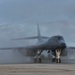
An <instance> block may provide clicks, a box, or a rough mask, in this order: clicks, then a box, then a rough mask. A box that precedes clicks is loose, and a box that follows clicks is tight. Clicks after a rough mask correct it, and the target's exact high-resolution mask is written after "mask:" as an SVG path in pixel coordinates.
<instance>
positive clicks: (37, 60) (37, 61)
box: [34, 50, 42, 63]
mask: <svg viewBox="0 0 75 75" xmlns="http://www.w3.org/2000/svg"><path fill="white" fill-rule="evenodd" d="M41 52H42V51H41V50H38V51H37V54H36V56H35V57H34V63H41V62H42V59H41Z"/></svg>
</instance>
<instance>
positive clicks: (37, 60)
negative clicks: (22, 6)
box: [34, 58, 42, 63]
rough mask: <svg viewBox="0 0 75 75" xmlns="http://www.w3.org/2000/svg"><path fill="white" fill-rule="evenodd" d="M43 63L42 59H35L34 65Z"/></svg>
mask: <svg viewBox="0 0 75 75" xmlns="http://www.w3.org/2000/svg"><path fill="white" fill-rule="evenodd" d="M41 62H42V60H41V58H34V63H41Z"/></svg>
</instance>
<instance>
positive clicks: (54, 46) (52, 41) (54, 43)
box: [0, 25, 66, 63]
mask: <svg viewBox="0 0 75 75" xmlns="http://www.w3.org/2000/svg"><path fill="white" fill-rule="evenodd" d="M37 27H38V28H37V29H38V36H33V37H26V38H19V39H15V40H22V39H38V43H37V44H36V45H32V46H26V47H14V48H0V49H1V50H3V49H18V50H21V49H25V50H27V51H30V52H31V53H32V54H33V55H34V62H35V63H36V62H41V53H42V52H43V51H44V50H46V51H47V52H48V53H49V52H51V53H52V55H53V59H52V62H56V63H61V56H62V55H64V53H66V49H65V48H66V43H65V40H64V38H63V36H61V35H55V36H52V37H45V36H41V34H40V30H39V25H37ZM44 39H46V41H44Z"/></svg>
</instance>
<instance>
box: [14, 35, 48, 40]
mask: <svg viewBox="0 0 75 75" xmlns="http://www.w3.org/2000/svg"><path fill="white" fill-rule="evenodd" d="M38 38H39V37H38V36H33V37H25V38H17V39H13V40H25V39H38ZM40 38H41V39H48V38H49V37H46V36H41V37H40Z"/></svg>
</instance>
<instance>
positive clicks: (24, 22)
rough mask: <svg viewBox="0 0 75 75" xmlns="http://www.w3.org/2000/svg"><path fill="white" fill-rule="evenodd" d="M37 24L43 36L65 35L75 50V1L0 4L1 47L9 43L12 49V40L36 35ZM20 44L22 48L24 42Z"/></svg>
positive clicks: (4, 1)
mask: <svg viewBox="0 0 75 75" xmlns="http://www.w3.org/2000/svg"><path fill="white" fill-rule="evenodd" d="M36 23H39V25H40V30H41V34H42V35H45V36H49V37H50V36H52V35H63V36H64V38H65V40H66V42H67V44H68V45H73V46H74V45H75V40H74V39H75V35H74V32H75V0H0V25H4V26H3V27H2V26H1V27H0V40H1V44H2V45H3V44H5V43H4V42H8V40H9V42H8V45H9V46H10V45H12V43H11V40H10V39H12V38H19V37H26V36H34V35H37V27H36ZM8 24H9V25H8ZM12 42H13V41H12ZM20 42H22V43H20V44H21V45H23V44H24V42H25V41H20ZM10 43H11V44H10ZM17 44H19V41H17V42H16V41H15V45H17ZM6 46H7V45H6Z"/></svg>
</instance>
